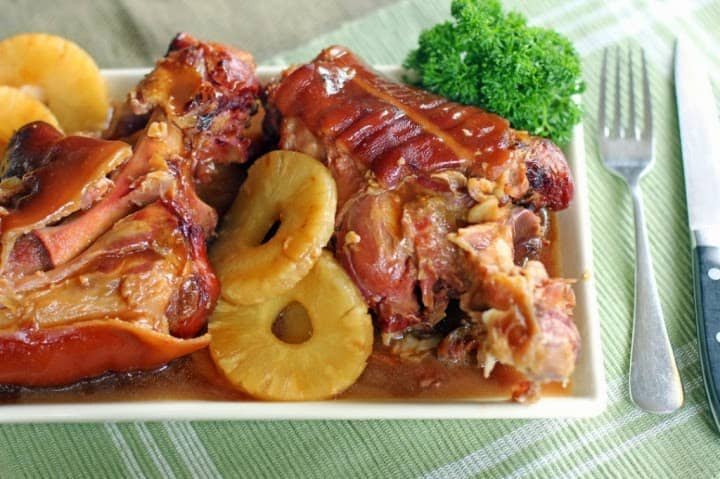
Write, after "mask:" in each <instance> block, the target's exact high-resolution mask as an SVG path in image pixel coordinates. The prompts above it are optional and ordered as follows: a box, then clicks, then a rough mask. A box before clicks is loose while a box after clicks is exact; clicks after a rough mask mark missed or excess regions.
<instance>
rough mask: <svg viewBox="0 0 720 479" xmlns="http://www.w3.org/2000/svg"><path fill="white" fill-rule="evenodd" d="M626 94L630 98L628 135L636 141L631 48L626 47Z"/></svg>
mask: <svg viewBox="0 0 720 479" xmlns="http://www.w3.org/2000/svg"><path fill="white" fill-rule="evenodd" d="M628 93H629V96H630V118H629V120H628V128H630V135H631V137H632V138H635V139H637V138H638V134H637V126H636V125H635V82H634V81H633V61H632V47H628Z"/></svg>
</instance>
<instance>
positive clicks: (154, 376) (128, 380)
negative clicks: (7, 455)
mask: <svg viewBox="0 0 720 479" xmlns="http://www.w3.org/2000/svg"><path fill="white" fill-rule="evenodd" d="M553 220H554V216H553V215H551V216H550V229H549V232H548V240H549V245H548V246H547V247H546V248H543V250H542V254H541V257H540V259H541V260H542V261H543V262H544V263H545V265H546V267H547V268H548V271H549V272H550V274H552V275H554V276H556V275H558V274H559V273H560V271H559V267H558V262H557V260H556V258H557V254H556V253H557V251H558V241H557V228H556V225H555V221H553ZM521 379H522V378H521V376H520V375H519V374H518V373H517V372H515V371H514V370H513V369H512V368H508V367H504V366H502V365H497V366H496V367H495V369H494V370H493V372H492V374H491V375H490V377H489V378H487V379H486V378H484V377H483V375H482V370H481V369H478V368H476V367H448V366H447V365H445V364H443V363H441V362H440V361H438V360H437V359H435V358H434V357H432V356H427V357H425V358H423V359H422V360H408V359H400V358H398V357H397V356H395V355H393V354H391V353H390V352H389V351H388V350H387V349H386V348H385V347H384V346H382V345H381V343H380V341H378V340H376V342H375V348H374V351H373V354H372V355H371V356H370V359H369V360H368V365H367V367H366V369H365V371H364V372H363V374H362V375H361V376H360V378H359V379H358V381H357V382H356V383H355V384H354V385H353V386H351V387H350V389H348V390H347V391H345V392H344V393H343V394H341V395H340V396H339V397H338V398H337V399H340V400H343V399H358V400H370V401H377V400H403V399H405V400H407V399H412V400H461V399H472V400H484V401H495V400H508V399H510V397H511V394H512V388H513V386H514V385H516V384H517V383H518V382H519V381H520V380H521ZM571 392H572V384H569V385H567V386H566V387H562V385H560V384H559V383H550V384H547V385H544V386H543V388H542V393H541V396H545V397H547V396H564V395H569V394H570V393H571ZM152 400H205V401H248V400H252V398H250V397H249V396H247V395H245V394H243V393H241V392H239V391H237V390H236V389H234V388H233V387H232V385H231V384H229V382H228V381H227V380H226V379H225V378H224V377H223V375H222V373H220V372H219V371H218V370H217V368H216V367H215V365H214V363H213V361H212V359H211V358H210V354H209V352H208V350H207V349H205V350H201V351H198V352H196V353H193V354H191V355H190V356H187V357H185V358H181V359H178V360H176V361H173V362H172V363H170V364H168V365H167V366H165V367H164V368H161V369H159V370H156V371H149V372H138V373H127V374H108V375H105V376H103V377H100V378H96V379H91V380H87V381H82V382H80V383H77V384H74V385H72V386H69V387H65V388H47V389H27V388H13V387H6V388H2V387H0V403H5V404H31V403H98V402H119V401H123V402H124V401H128V402H132V401H152Z"/></svg>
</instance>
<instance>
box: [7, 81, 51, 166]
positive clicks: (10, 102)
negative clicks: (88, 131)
mask: <svg viewBox="0 0 720 479" xmlns="http://www.w3.org/2000/svg"><path fill="white" fill-rule="evenodd" d="M33 121H44V122H46V123H49V124H51V125H52V126H54V127H56V128H57V127H58V122H57V119H56V118H55V116H54V115H53V114H52V112H50V110H48V109H47V107H46V106H45V105H43V104H42V103H41V102H39V101H38V100H36V99H35V98H33V97H31V96H30V95H28V94H26V93H24V92H22V91H20V90H18V89H17V88H11V87H9V86H0V157H2V156H4V153H5V149H6V148H7V145H8V143H9V142H10V138H12V136H13V135H14V134H15V132H16V131H17V130H18V129H19V128H20V127H21V126H23V125H27V124H28V123H31V122H33ZM3 162H4V160H1V159H0V164H2V163H3ZM4 170H5V166H4V164H2V165H0V172H2V171H4Z"/></svg>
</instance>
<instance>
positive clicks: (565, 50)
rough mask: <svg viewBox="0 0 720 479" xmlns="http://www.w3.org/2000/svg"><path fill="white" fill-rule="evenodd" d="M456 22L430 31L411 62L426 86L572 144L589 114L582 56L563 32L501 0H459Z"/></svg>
mask: <svg viewBox="0 0 720 479" xmlns="http://www.w3.org/2000/svg"><path fill="white" fill-rule="evenodd" d="M451 12H452V16H453V17H454V18H455V20H454V21H449V22H445V23H441V24H439V25H436V26H435V27H433V28H431V29H429V30H425V31H424V32H423V33H422V34H421V35H420V39H419V47H418V49H417V50H413V51H412V52H410V54H409V55H408V57H407V59H406V60H405V63H404V66H405V68H407V69H409V70H413V71H415V72H416V73H417V78H418V84H419V85H420V86H422V87H423V88H425V89H427V90H430V91H433V92H436V93H438V94H440V95H443V96H445V97H448V98H450V99H452V100H455V101H459V102H461V103H466V104H473V105H478V106H480V107H482V108H485V109H486V110H489V111H492V112H495V113H497V114H499V115H501V116H504V117H505V118H507V119H508V120H509V121H510V123H511V124H512V125H513V127H514V128H517V129H521V130H526V131H528V132H529V133H531V134H533V135H539V136H544V137H547V138H551V139H553V140H554V141H555V142H557V143H559V144H566V143H568V142H569V141H570V135H571V133H572V128H573V126H574V125H575V124H577V123H578V122H579V121H580V118H581V116H582V111H581V109H580V107H579V106H578V105H577V104H576V103H575V102H574V101H573V99H572V96H573V95H575V94H576V93H580V92H582V91H583V90H584V84H583V82H582V79H581V70H580V59H579V57H578V54H577V52H576V51H575V48H574V47H573V45H572V44H571V43H570V41H569V40H568V39H567V38H565V37H564V36H562V35H560V34H559V33H557V32H556V31H553V30H548V29H544V28H538V27H532V26H529V25H528V24H527V20H526V19H525V18H524V17H523V16H522V15H520V14H519V13H517V12H511V13H508V14H504V13H503V11H502V7H501V5H500V1H499V0H453V2H452V7H451Z"/></svg>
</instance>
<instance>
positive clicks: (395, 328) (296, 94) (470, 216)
mask: <svg viewBox="0 0 720 479" xmlns="http://www.w3.org/2000/svg"><path fill="white" fill-rule="evenodd" d="M266 97H267V115H266V120H265V121H266V131H268V132H270V134H275V135H276V137H277V141H278V143H279V146H280V147H281V148H284V149H291V150H297V151H301V152H305V153H307V154H309V155H312V156H314V157H316V158H318V159H320V160H322V161H323V162H324V163H325V164H326V165H327V166H328V167H329V168H330V170H331V171H332V174H333V176H334V177H335V180H336V182H337V186H338V201H339V203H338V213H337V219H336V235H335V241H334V248H335V254H336V256H337V258H338V259H339V260H340V262H341V263H342V265H343V266H344V267H345V269H346V270H347V272H348V273H349V274H350V275H351V277H352V278H353V279H354V280H355V283H356V284H357V286H358V287H359V288H360V290H361V291H362V293H363V294H364V296H365V298H366V299H367V301H368V303H369V305H370V307H371V309H372V311H373V312H374V315H375V317H376V321H377V325H378V327H379V329H380V331H381V333H382V335H383V339H384V341H385V342H386V343H390V344H393V345H394V347H395V348H396V350H397V351H398V352H399V353H407V352H408V351H412V352H415V353H417V352H419V351H421V350H424V349H427V350H432V349H435V351H436V354H437V355H438V357H440V358H441V359H443V360H445V361H448V362H449V363H455V364H457V363H462V364H467V363H473V364H478V365H479V366H482V367H483V368H484V373H485V374H486V375H488V374H490V372H491V370H492V369H493V366H494V364H495V363H496V362H501V363H503V364H506V365H509V366H512V367H514V368H515V369H516V370H518V371H520V372H521V373H523V374H524V376H525V377H526V378H527V380H528V383H529V384H532V385H537V384H540V383H543V382H546V381H566V380H567V379H568V378H569V376H570V374H571V373H572V371H573V368H574V366H575V362H576V359H577V355H578V349H579V342H580V341H579V336H578V331H577V329H576V327H575V324H574V323H573V320H572V313H573V307H574V295H573V291H572V289H571V287H570V285H569V282H568V281H566V280H563V279H556V278H551V277H549V275H548V273H547V271H546V268H545V266H544V265H543V263H542V262H540V261H539V258H540V252H541V250H542V248H543V247H544V246H545V243H546V239H545V230H546V229H547V227H548V222H547V217H548V216H547V211H548V210H561V209H563V208H565V207H567V206H568V203H569V202H570V200H571V198H572V195H573V182H572V179H571V176H570V171H569V168H568V165H567V163H566V161H565V158H564V156H563V154H562V152H561V151H560V150H559V149H558V148H557V147H556V146H555V145H554V144H553V143H551V142H550V141H548V140H544V139H541V138H536V137H532V136H529V135H527V134H525V133H523V132H519V131H515V130H513V129H511V128H510V126H509V125H508V122H507V121H506V120H505V119H503V118H501V117H499V116H497V115H494V114H491V113H488V112H485V111H483V110H481V109H478V108H474V107H470V106H463V105H460V104H457V103H452V102H450V101H448V100H446V99H444V98H441V97H438V96H435V95H432V94H429V93H427V92H424V91H421V90H417V89H414V88H411V87H408V86H405V85H401V84H397V83H393V82H391V81H389V80H387V79H385V78H383V77H381V76H378V75H377V74H375V73H374V72H373V71H372V70H371V69H369V68H368V67H366V66H365V65H364V64H363V63H362V62H361V61H359V60H358V59H357V57H355V56H354V55H353V54H352V53H351V52H349V51H348V50H346V49H344V48H342V47H331V48H328V49H326V50H324V51H323V52H322V53H321V54H320V55H319V56H318V57H317V58H315V60H313V61H312V62H311V63H308V64H305V65H301V66H298V67H296V68H293V69H290V70H288V71H286V72H285V73H284V74H283V75H282V78H280V79H279V80H278V81H276V82H275V83H274V84H271V85H270V86H269V87H268V88H267V91H266ZM449 306H451V309H453V310H458V309H459V311H460V313H459V314H448V308H449ZM525 393H528V391H525ZM530 393H531V392H530Z"/></svg>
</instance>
